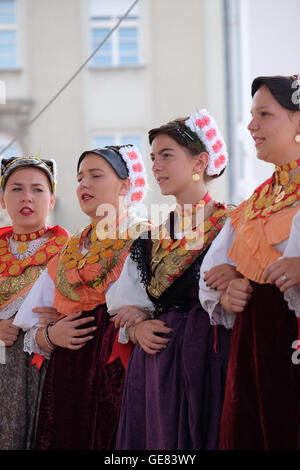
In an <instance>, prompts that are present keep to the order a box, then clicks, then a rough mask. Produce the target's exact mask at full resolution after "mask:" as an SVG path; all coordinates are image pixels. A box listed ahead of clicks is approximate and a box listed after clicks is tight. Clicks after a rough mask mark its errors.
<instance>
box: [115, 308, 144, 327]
mask: <svg viewBox="0 0 300 470" xmlns="http://www.w3.org/2000/svg"><path fill="white" fill-rule="evenodd" d="M148 318H149V312H148V311H147V310H144V309H142V308H139V307H135V306H134V305H127V306H126V307H122V308H121V310H119V312H118V313H117V314H116V315H115V316H113V317H112V318H111V319H110V321H111V322H113V324H114V325H115V328H121V327H123V326H125V325H126V327H127V328H129V327H130V326H132V325H137V324H138V323H140V322H141V321H143V320H147V319H148Z"/></svg>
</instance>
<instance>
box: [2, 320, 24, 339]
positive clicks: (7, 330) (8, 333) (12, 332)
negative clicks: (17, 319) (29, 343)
mask: <svg viewBox="0 0 300 470" xmlns="http://www.w3.org/2000/svg"><path fill="white" fill-rule="evenodd" d="M13 321H14V319H13V318H9V319H8V320H0V340H1V341H3V342H4V344H5V346H12V345H13V344H14V342H15V341H16V340H17V338H18V335H19V332H20V328H19V327H17V326H15V325H13Z"/></svg>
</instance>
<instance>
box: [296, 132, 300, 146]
mask: <svg viewBox="0 0 300 470" xmlns="http://www.w3.org/2000/svg"><path fill="white" fill-rule="evenodd" d="M295 141H296V142H297V143H298V144H300V133H299V134H297V135H296V137H295Z"/></svg>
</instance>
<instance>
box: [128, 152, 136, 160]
mask: <svg viewBox="0 0 300 470" xmlns="http://www.w3.org/2000/svg"><path fill="white" fill-rule="evenodd" d="M127 155H128V158H130V160H136V159H137V158H138V156H137V154H136V152H134V151H132V152H128V153H127Z"/></svg>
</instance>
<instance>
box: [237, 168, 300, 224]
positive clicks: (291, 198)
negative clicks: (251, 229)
mask: <svg viewBox="0 0 300 470" xmlns="http://www.w3.org/2000/svg"><path fill="white" fill-rule="evenodd" d="M295 168H296V167H295ZM284 171H286V170H284ZM276 180H277V177H276V172H275V173H274V174H273V176H272V177H271V178H269V179H268V180H267V181H265V182H264V183H262V184H261V185H260V186H259V187H258V188H257V189H256V190H255V191H254V193H253V194H252V196H251V197H250V198H249V200H248V203H247V207H246V211H245V215H244V218H245V220H252V219H255V218H257V217H260V218H263V217H266V216H269V215H271V214H272V213H274V212H278V211H279V210H281V209H283V208H284V207H289V206H291V205H292V204H294V202H296V201H297V200H299V199H300V175H298V176H296V178H295V179H294V180H293V181H292V182H290V183H289V184H288V185H287V186H285V188H284V189H282V186H281V185H279V186H280V187H279V188H278V185H277V183H276ZM274 183H275V184H274ZM273 186H274V187H273Z"/></svg>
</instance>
